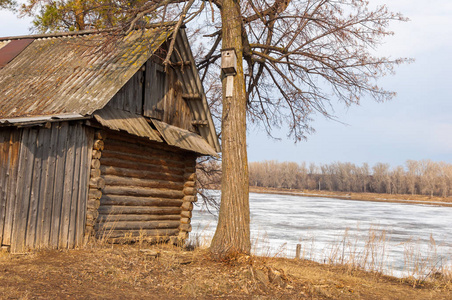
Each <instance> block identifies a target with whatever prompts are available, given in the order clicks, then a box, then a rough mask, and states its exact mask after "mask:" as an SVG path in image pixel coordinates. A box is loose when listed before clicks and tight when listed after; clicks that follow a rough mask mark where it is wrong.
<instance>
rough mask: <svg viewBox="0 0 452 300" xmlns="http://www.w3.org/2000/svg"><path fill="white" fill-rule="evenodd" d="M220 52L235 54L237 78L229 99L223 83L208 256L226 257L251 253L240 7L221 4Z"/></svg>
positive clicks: (235, 3)
mask: <svg viewBox="0 0 452 300" xmlns="http://www.w3.org/2000/svg"><path fill="white" fill-rule="evenodd" d="M221 14H222V15H221V17H222V24H223V26H222V27H223V32H222V34H223V45H222V47H223V49H228V48H234V49H235V51H236V55H237V75H235V76H234V92H233V96H232V97H225V89H226V78H223V79H222V83H223V116H222V148H223V159H222V171H223V177H222V184H221V204H220V215H219V219H218V226H217V229H216V232H215V235H214V237H213V239H212V244H211V247H210V251H211V253H212V254H213V255H214V256H215V257H217V258H225V257H228V256H230V255H234V254H238V253H247V254H249V253H250V250H251V242H250V208H249V177H248V159H247V154H246V94H245V81H244V75H243V61H242V57H243V45H242V26H241V14H240V4H239V2H238V1H237V0H225V1H223V6H222V11H221Z"/></svg>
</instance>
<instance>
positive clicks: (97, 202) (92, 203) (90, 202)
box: [86, 199, 100, 210]
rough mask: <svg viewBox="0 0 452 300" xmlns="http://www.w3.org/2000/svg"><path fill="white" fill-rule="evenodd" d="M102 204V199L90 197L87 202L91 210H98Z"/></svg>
mask: <svg viewBox="0 0 452 300" xmlns="http://www.w3.org/2000/svg"><path fill="white" fill-rule="evenodd" d="M99 206H100V200H92V199H88V201H87V203H86V207H87V208H88V209H89V210H97V209H98V208H99Z"/></svg>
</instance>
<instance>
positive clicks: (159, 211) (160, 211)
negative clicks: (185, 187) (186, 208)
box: [99, 203, 191, 215]
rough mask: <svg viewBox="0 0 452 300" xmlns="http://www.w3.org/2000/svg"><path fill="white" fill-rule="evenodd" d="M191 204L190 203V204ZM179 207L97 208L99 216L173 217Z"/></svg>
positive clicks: (179, 209) (118, 206)
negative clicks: (149, 215) (145, 215)
mask: <svg viewBox="0 0 452 300" xmlns="http://www.w3.org/2000/svg"><path fill="white" fill-rule="evenodd" d="M190 204H191V203H190ZM181 211H182V210H181V208H180V207H157V206H122V205H114V206H101V207H99V214H103V215H108V214H112V215H118V214H127V215H132V214H137V215H140V214H152V215H174V214H180V212H181Z"/></svg>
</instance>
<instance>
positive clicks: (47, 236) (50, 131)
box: [1, 122, 90, 253]
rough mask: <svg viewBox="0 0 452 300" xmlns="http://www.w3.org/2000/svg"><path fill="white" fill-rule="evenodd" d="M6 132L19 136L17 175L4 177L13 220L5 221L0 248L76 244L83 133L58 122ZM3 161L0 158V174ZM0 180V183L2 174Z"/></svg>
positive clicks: (80, 229)
mask: <svg viewBox="0 0 452 300" xmlns="http://www.w3.org/2000/svg"><path fill="white" fill-rule="evenodd" d="M2 130H3V131H4V130H5V129H2ZM11 132H14V134H16V135H20V139H18V140H20V143H19V142H17V144H20V146H18V147H17V148H19V149H18V163H17V164H16V165H17V176H15V178H9V179H8V180H9V181H10V182H11V183H13V181H14V183H15V187H16V188H15V190H14V192H12V191H11V190H10V192H9V195H10V196H7V197H6V201H7V204H6V207H13V210H12V211H13V218H11V217H9V218H5V221H4V225H5V226H4V229H3V237H4V238H3V241H2V244H5V245H10V246H11V252H13V253H20V252H24V251H26V250H27V249H34V248H49V247H50V248H57V247H59V248H67V247H71V248H72V247H74V246H76V245H80V244H81V241H83V233H84V220H85V206H86V198H87V190H88V176H89V163H90V160H88V153H87V152H88V149H86V147H87V144H88V129H86V128H85V127H84V126H83V125H82V124H80V123H68V122H62V123H53V124H52V125H51V128H42V127H32V128H23V129H11ZM11 134H13V133H11ZM1 136H2V138H3V137H4V134H2V135H1ZM11 140H12V138H11ZM3 146H4V147H6V146H5V144H4V143H3ZM12 150H14V149H13V148H12ZM12 150H11V151H10V152H12ZM10 157H11V156H10ZM4 161H5V158H4V157H3V154H2V167H1V168H2V170H3V169H4V167H3V166H4ZM1 180H6V179H5V178H4V176H3V175H2V176H1ZM9 186H10V187H11V184H10V185H9ZM12 194H15V197H14V196H12ZM2 203H3V202H2Z"/></svg>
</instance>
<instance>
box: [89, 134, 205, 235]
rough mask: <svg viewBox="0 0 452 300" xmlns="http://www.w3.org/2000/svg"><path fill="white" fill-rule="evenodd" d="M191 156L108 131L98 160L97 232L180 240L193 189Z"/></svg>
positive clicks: (185, 229)
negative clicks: (99, 177) (99, 188)
mask: <svg viewBox="0 0 452 300" xmlns="http://www.w3.org/2000/svg"><path fill="white" fill-rule="evenodd" d="M195 160H196V156H195V154H193V153H190V152H187V151H182V150H178V149H177V148H175V147H170V146H166V145H162V144H161V143H156V142H151V141H146V140H145V139H137V138H131V137H130V136H126V135H122V134H118V133H113V132H109V133H107V138H106V139H105V140H104V149H103V151H102V156H101V159H100V172H101V177H102V179H104V182H105V187H104V188H103V189H102V195H101V199H100V207H99V209H98V213H99V217H98V219H97V225H96V234H97V236H98V237H100V238H107V239H125V240H137V239H141V238H145V239H155V238H161V239H169V238H170V237H181V238H184V237H185V235H186V234H180V233H181V232H184V233H186V232H189V231H190V228H189V226H190V225H189V223H190V221H189V219H190V217H191V209H192V204H191V202H190V201H193V200H194V199H195V193H196V191H195V189H194V184H193V183H192V181H193V180H194V177H193V176H192V174H193V173H194V164H195ZM187 184H188V186H187ZM190 197H191V198H190ZM187 219H188V220H187ZM182 222H184V223H183V224H182Z"/></svg>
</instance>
